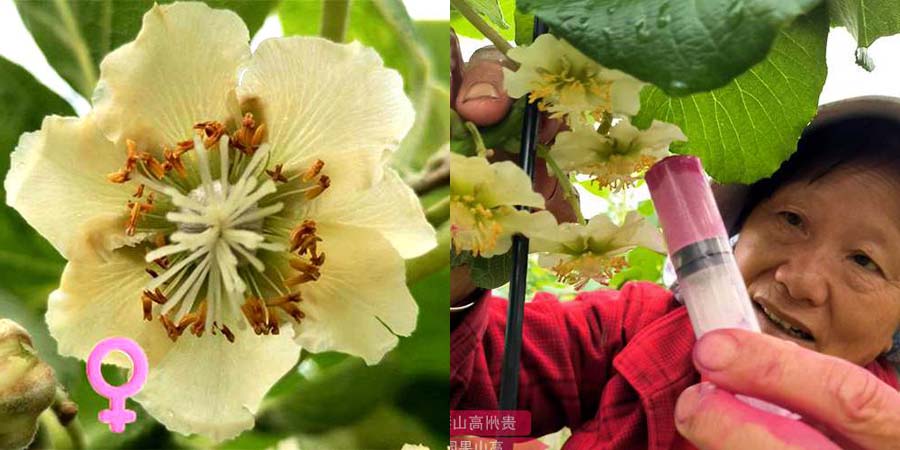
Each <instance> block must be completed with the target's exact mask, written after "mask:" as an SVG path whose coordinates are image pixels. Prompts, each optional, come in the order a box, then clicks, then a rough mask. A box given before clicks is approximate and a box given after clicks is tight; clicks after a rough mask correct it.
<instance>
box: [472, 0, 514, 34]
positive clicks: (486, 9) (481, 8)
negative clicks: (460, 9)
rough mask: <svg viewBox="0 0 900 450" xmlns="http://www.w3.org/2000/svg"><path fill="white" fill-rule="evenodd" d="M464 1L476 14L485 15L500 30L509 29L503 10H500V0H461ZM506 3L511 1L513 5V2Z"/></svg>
mask: <svg viewBox="0 0 900 450" xmlns="http://www.w3.org/2000/svg"><path fill="white" fill-rule="evenodd" d="M463 1H464V2H466V3H467V4H468V5H469V7H470V8H472V9H473V10H474V11H475V12H477V13H478V14H481V15H482V16H485V17H487V18H488V20H490V21H491V22H493V23H494V25H497V26H498V27H499V28H500V29H501V30H506V29H509V24H508V23H506V20H505V19H504V17H503V11H501V10H500V2H498V1H497V0H463ZM506 3H512V4H513V6H515V2H512V1H507V2H506Z"/></svg>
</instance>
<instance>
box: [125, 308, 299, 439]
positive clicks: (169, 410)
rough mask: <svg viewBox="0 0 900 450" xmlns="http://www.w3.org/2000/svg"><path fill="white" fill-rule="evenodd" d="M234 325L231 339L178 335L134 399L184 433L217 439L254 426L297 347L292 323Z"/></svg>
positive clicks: (294, 358) (293, 360) (292, 362)
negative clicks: (261, 332)
mask: <svg viewBox="0 0 900 450" xmlns="http://www.w3.org/2000/svg"><path fill="white" fill-rule="evenodd" d="M157 325H158V324H157ZM160 328H161V327H160ZM232 331H233V332H234V334H235V340H234V342H228V341H227V340H226V339H225V337H224V336H222V335H221V334H219V335H215V336H214V335H212V334H210V333H209V332H207V333H204V334H203V336H202V337H200V338H197V337H195V336H188V335H185V336H182V337H181V338H179V339H178V343H177V344H175V345H174V347H173V348H172V351H170V352H169V353H168V354H167V355H166V356H165V358H163V359H162V360H161V361H159V362H157V363H155V364H154V363H153V362H151V364H150V374H149V376H148V377H147V383H146V384H145V385H144V388H143V389H142V390H141V392H140V393H139V394H138V395H137V396H136V397H135V400H137V401H138V403H140V404H141V406H143V407H144V409H145V410H147V412H148V413H149V414H150V415H152V416H153V417H154V418H155V419H156V420H158V421H159V422H161V423H162V424H163V425H165V426H166V428H168V429H169V430H172V431H175V432H178V433H182V434H190V433H197V434H201V435H203V436H206V437H208V438H210V439H212V440H214V441H216V442H219V441H223V440H225V439H230V438H233V437H235V436H237V435H238V434H240V433H241V432H242V431H244V430H248V429H250V428H252V427H253V423H254V420H253V417H254V414H255V413H256V411H257V410H258V409H259V405H260V403H261V402H262V400H263V397H265V395H266V392H268V391H269V389H270V388H271V387H272V386H273V385H274V384H275V383H276V382H277V381H278V380H279V379H280V378H281V377H282V376H283V375H284V374H285V373H287V372H288V371H289V370H291V368H292V367H294V365H295V364H296V363H297V359H298V358H299V357H300V347H299V346H297V344H296V343H294V340H293V336H292V333H291V330H290V329H282V331H281V334H278V335H270V336H257V335H255V334H254V333H253V330H252V329H250V328H245V329H244V330H240V329H233V330H232ZM298 401H303V399H298Z"/></svg>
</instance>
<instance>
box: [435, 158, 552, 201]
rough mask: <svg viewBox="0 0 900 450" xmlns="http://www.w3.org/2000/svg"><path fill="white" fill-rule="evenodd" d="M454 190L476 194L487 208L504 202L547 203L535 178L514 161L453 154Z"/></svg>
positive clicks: (456, 192)
mask: <svg viewBox="0 0 900 450" xmlns="http://www.w3.org/2000/svg"><path fill="white" fill-rule="evenodd" d="M450 192H451V193H452V194H453V195H460V196H462V195H472V196H474V197H475V200H476V201H477V202H478V203H480V204H481V205H482V206H484V207H485V208H488V209H490V208H494V207H497V206H502V205H510V206H513V205H515V206H530V207H533V208H543V207H544V197H543V196H541V194H538V193H537V192H534V190H533V189H532V182H531V178H529V177H528V175H527V174H526V173H525V172H524V171H522V169H521V168H520V167H519V166H517V165H516V164H515V163H513V162H512V161H502V162H498V163H489V162H488V160H487V159H485V158H482V157H479V156H472V157H465V156H462V155H458V154H456V153H451V154H450Z"/></svg>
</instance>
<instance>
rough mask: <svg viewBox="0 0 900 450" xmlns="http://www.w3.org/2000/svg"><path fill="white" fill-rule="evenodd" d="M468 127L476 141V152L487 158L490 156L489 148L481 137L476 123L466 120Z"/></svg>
mask: <svg viewBox="0 0 900 450" xmlns="http://www.w3.org/2000/svg"><path fill="white" fill-rule="evenodd" d="M466 129H467V130H469V134H471V135H472V140H473V141H475V153H476V154H478V156H480V157H482V158H486V157H487V156H488V149H487V147H485V146H484V140H483V139H481V133H479V132H478V127H477V126H475V124H474V123H472V122H469V121H466Z"/></svg>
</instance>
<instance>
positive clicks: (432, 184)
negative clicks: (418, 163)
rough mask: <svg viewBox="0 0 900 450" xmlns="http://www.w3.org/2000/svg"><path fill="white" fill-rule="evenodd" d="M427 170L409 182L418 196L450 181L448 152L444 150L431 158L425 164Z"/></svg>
mask: <svg viewBox="0 0 900 450" xmlns="http://www.w3.org/2000/svg"><path fill="white" fill-rule="evenodd" d="M427 167H428V171H427V172H425V173H424V174H423V175H422V176H421V177H419V178H417V179H414V180H412V181H410V182H409V187H411V188H412V190H413V192H415V193H416V195H418V196H422V195H423V194H427V193H429V192H431V191H432V190H434V189H437V188H439V187H441V186H446V185H447V183H449V182H450V154H449V152H445V153H444V154H443V155H440V156H439V157H437V158H433V159H432V160H431V161H429V163H428V164H427Z"/></svg>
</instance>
